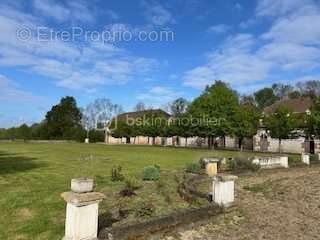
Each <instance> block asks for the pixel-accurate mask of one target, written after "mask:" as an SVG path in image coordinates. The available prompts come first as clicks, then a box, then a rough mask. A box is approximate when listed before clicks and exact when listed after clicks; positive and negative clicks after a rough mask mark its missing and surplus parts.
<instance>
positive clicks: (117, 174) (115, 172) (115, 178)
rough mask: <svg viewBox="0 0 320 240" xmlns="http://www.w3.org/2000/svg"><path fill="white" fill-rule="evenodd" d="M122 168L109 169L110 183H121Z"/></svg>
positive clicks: (122, 177)
mask: <svg viewBox="0 0 320 240" xmlns="http://www.w3.org/2000/svg"><path fill="white" fill-rule="evenodd" d="M121 171H122V167H121V166H114V167H112V169H111V181H112V182H119V181H123V179H124V176H123V175H122V174H121Z"/></svg>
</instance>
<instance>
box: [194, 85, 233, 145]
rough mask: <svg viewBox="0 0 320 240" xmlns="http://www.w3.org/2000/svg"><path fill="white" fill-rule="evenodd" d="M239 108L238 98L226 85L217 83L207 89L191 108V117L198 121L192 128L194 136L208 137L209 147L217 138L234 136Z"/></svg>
mask: <svg viewBox="0 0 320 240" xmlns="http://www.w3.org/2000/svg"><path fill="white" fill-rule="evenodd" d="M237 107H238V96H237V94H236V93H235V92H234V91H233V90H232V89H230V88H229V87H228V85H227V84H226V83H224V82H222V81H216V82H215V83H214V84H213V85H212V86H210V87H209V86H208V87H206V89H205V91H204V92H203V93H202V94H201V95H200V96H199V97H198V98H196V99H195V100H194V101H193V102H192V103H191V105H190V106H189V114H190V116H191V117H192V118H194V119H198V124H197V125H196V126H195V125H193V126H192V130H193V135H194V136H200V137H208V139H209V141H208V145H209V147H213V142H214V138H215V137H224V136H226V135H228V134H232V131H233V129H232V126H233V125H234V120H235V119H234V114H235V113H236V111H237Z"/></svg>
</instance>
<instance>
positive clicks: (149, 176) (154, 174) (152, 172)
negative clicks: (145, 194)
mask: <svg viewBox="0 0 320 240" xmlns="http://www.w3.org/2000/svg"><path fill="white" fill-rule="evenodd" d="M142 178H143V180H145V181H156V180H159V178H160V167H159V166H156V165H154V166H147V167H145V168H144V169H143V177H142Z"/></svg>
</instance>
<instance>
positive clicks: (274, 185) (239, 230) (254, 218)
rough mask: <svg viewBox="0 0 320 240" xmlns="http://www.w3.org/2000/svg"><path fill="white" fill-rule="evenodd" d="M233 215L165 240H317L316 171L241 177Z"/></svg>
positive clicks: (319, 184) (319, 186) (319, 185)
mask: <svg viewBox="0 0 320 240" xmlns="http://www.w3.org/2000/svg"><path fill="white" fill-rule="evenodd" d="M236 204H237V208H236V210H235V211H232V212H229V213H225V214H224V215H221V216H218V217H215V218H212V219H211V220H210V221H209V222H208V221H207V222H205V223H201V224H199V225H197V226H195V225H189V226H187V227H184V228H181V229H176V231H175V232H170V233H167V234H165V235H164V236H162V237H161V239H166V240H174V239H179V240H189V239H190V240H191V239H192V240H197V239H201V240H205V239H207V240H211V239H212V240H213V239H215V240H216V239H217V240H227V239H228V240H230V239H239V240H240V239H241V240H245V239H272V240H274V239H279V240H283V239H301V240H305V239H319V238H320V237H319V236H320V228H319V227H318V224H319V222H320V168H319V167H318V166H315V167H312V168H309V167H305V168H296V169H288V170H268V171H262V172H260V173H256V174H251V175H246V176H241V177H240V178H239V180H238V182H237V183H236Z"/></svg>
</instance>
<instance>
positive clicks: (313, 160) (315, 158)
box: [310, 154, 318, 162]
mask: <svg viewBox="0 0 320 240" xmlns="http://www.w3.org/2000/svg"><path fill="white" fill-rule="evenodd" d="M316 161H318V157H317V155H316V154H310V162H316Z"/></svg>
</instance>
